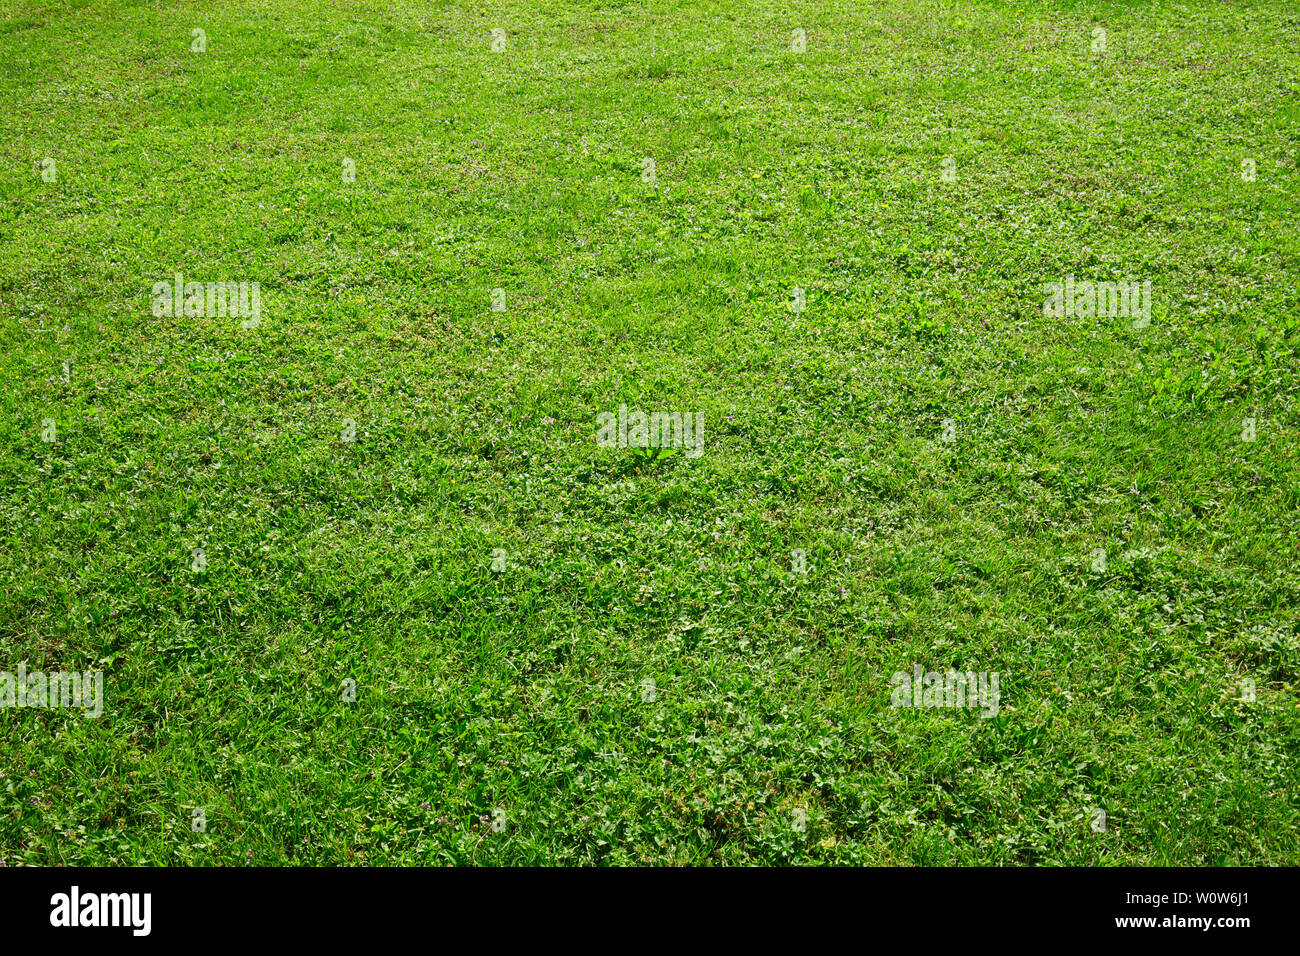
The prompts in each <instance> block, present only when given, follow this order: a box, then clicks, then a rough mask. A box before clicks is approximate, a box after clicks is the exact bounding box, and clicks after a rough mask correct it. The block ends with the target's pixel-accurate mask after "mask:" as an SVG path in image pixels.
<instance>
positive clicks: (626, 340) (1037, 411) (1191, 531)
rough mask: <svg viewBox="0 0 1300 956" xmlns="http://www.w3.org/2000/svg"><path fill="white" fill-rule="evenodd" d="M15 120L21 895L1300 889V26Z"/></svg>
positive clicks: (1207, 0) (6, 353) (1012, 14)
mask: <svg viewBox="0 0 1300 956" xmlns="http://www.w3.org/2000/svg"><path fill="white" fill-rule="evenodd" d="M196 31H197V32H196ZM0 65H2V66H3V80H2V81H0V133H2V135H0V403H3V407H2V408H0V672H6V673H9V674H14V675H16V674H17V673H18V671H19V668H20V666H21V667H22V668H23V669H24V670H25V671H26V672H28V673H29V674H30V672H34V671H41V672H42V673H55V672H59V673H70V672H77V673H84V672H92V673H93V672H99V673H100V674H102V682H103V695H102V699H101V700H100V701H99V704H101V705H102V713H100V714H99V716H93V714H92V713H91V712H90V710H89V708H88V707H86V706H83V707H82V708H80V709H78V708H76V707H53V708H51V707H44V708H43V707H39V706H26V707H23V706H18V703H19V700H18V699H17V698H16V699H15V703H14V704H13V705H12V706H9V705H7V704H5V701H4V699H3V691H4V683H3V679H2V678H0V704H5V706H0V863H2V864H3V865H7V866H17V865H24V864H27V865H57V864H67V865H123V864H135V865H156V864H171V865H201V866H208V865H217V866H243V865H250V864H252V865H300V864H310V865H336V864H337V865H347V864H353V865H379V864H402V865H441V864H465V865H469V864H479V865H485V864H486V865H520V864H654V865H676V864H725V865H751V864H788V863H794V864H814V865H820V864H841V865H842V864H878V865H913V864H928V865H949V864H957V865H1007V864H1035V865H1070V866H1078V865H1139V864H1156V865H1163V864H1177V865H1218V864H1250V865H1279V864H1289V865H1297V864H1300V795H1298V793H1297V782H1298V781H1297V777H1298V776H1300V773H1298V771H1300V768H1298V767H1297V759H1298V757H1297V755H1298V754H1300V683H1298V682H1300V613H1298V611H1297V609H1298V608H1300V560H1298V558H1300V547H1298V546H1297V529H1298V528H1300V514H1298V512H1300V407H1298V405H1297V401H1298V399H1300V375H1298V374H1297V373H1298V371H1300V360H1298V356H1297V349H1298V348H1300V237H1298V232H1297V198H1300V176H1298V174H1297V169H1296V161H1297V150H1298V148H1300V102H1298V100H1297V85H1298V81H1297V68H1298V67H1300V10H1298V9H1297V7H1296V5H1295V4H1294V3H1291V2H1285V0H1269V2H1258V3H1256V2H1240V3H1222V2H1211V0H1190V2H1186V3H1177V4H1175V3H1169V2H1159V0H1153V2H1143V3H1116V2H1097V3H1074V2H1065V0H1059V2H1020V0H1006V2H962V3H945V2H935V0H929V2H925V0H891V2H860V3H849V2H841V0H832V2H828V3H811V2H794V3H785V2H782V3H777V2H774V0H744V2H736V3H672V2H667V0H662V2H661V0H652V2H649V3H646V4H637V3H631V2H620V0H606V2H599V0H581V2H573V3H558V2H540V3H539V2H527V3H525V2H520V0H505V2H502V3H498V4H493V5H491V6H490V9H489V8H487V7H481V6H480V5H476V4H451V3H445V2H432V3H411V2H407V0H396V2H386V3H377V2H370V0H365V2H345V0H336V2H333V3H322V2H318V0H299V2H289V0H260V2H256V0H254V2H250V0H232V2H227V3H220V4H217V3H210V2H196V3H176V2H149V3H143V2H122V0H104V2H84V0H74V2H51V3H43V4H37V3H34V2H32V0H0ZM178 276H179V277H180V278H178ZM177 282H180V283H181V289H180V291H181V295H180V296H179V299H180V300H181V301H180V302H179V303H178V302H177V301H174V300H176V299H177V298H178V297H177V296H175V295H173V294H172V292H174V290H175V284H176V283H177ZM1067 282H1068V284H1069V286H1070V288H1071V289H1072V290H1073V291H1072V294H1071V295H1070V296H1069V297H1068V301H1067V302H1066V306H1068V307H1067V308H1065V309H1061V308H1056V307H1053V305H1052V303H1051V299H1052V296H1053V295H1054V294H1055V293H1054V292H1053V291H1052V289H1053V287H1052V285H1051V284H1052V283H1058V284H1059V287H1058V288H1057V291H1060V289H1063V288H1064V287H1065V285H1066V283H1067ZM190 283H200V284H202V285H200V286H198V287H194V288H197V289H198V293H197V294H195V293H194V289H193V288H191V287H190V285H189V284H190ZM220 283H245V284H246V285H245V289H244V291H245V292H252V293H254V294H253V295H252V296H251V299H250V296H247V295H246V296H245V300H246V304H248V305H249V308H247V309H244V310H240V309H238V308H237V306H236V302H234V301H232V302H231V307H230V308H228V309H223V308H220V306H221V304H222V302H223V300H222V294H223V291H225V292H229V293H230V297H231V299H232V300H236V299H237V298H238V297H237V296H236V295H235V294H234V293H235V287H233V286H232V287H229V288H226V287H225V286H221V285H214V286H213V288H214V289H215V298H213V293H211V292H209V290H208V284H220ZM252 283H257V287H256V289H255V290H254V289H252V288H251V284H252ZM1100 283H1114V284H1116V288H1117V289H1119V290H1120V291H1127V290H1128V288H1129V286H1128V285H1127V284H1128V283H1135V284H1136V285H1137V286H1138V287H1141V286H1142V284H1143V283H1149V290H1150V292H1149V296H1148V297H1147V302H1148V305H1149V307H1142V308H1139V306H1138V305H1137V303H1138V302H1139V300H1140V299H1141V296H1139V295H1134V296H1132V297H1126V298H1125V300H1124V301H1125V303H1126V304H1127V303H1129V302H1130V300H1131V302H1132V303H1133V309H1132V314H1124V313H1123V312H1120V311H1119V310H1118V307H1117V306H1116V303H1115V299H1114V296H1112V295H1111V294H1110V292H1109V291H1107V292H1103V287H1102V286H1101V285H1099V284H1100ZM1120 284H1123V285H1120ZM1082 289H1089V290H1093V293H1095V294H1092V293H1088V292H1081V291H1080V290H1082ZM169 290H170V291H169ZM178 304H179V306H180V307H179V308H177V305H178ZM1139 313H1140V314H1139ZM637 413H646V414H647V415H649V414H655V415H656V418H655V419H654V421H655V423H657V425H658V426H661V428H660V430H658V431H656V432H655V434H656V435H657V436H659V437H660V438H663V437H664V436H667V437H668V438H669V439H671V438H672V437H673V435H674V434H678V435H679V436H680V433H676V432H673V423H674V422H675V421H676V420H675V419H671V418H667V419H665V418H663V417H662V416H666V415H673V414H679V415H682V416H683V418H684V420H685V421H691V420H693V422H694V425H695V435H694V438H696V439H698V441H697V442H696V443H695V444H694V446H693V447H692V446H691V445H690V444H689V443H687V442H685V441H682V442H676V443H674V442H673V441H671V440H669V441H665V442H663V444H665V445H669V446H672V447H650V448H645V447H636V444H637V427H636V425H637V421H638V415H637ZM685 416H691V418H690V419H685ZM611 419H613V420H614V421H615V422H616V426H615V427H614V428H612V429H611V430H610V431H612V432H613V433H614V436H613V440H606V439H608V438H609V433H608V432H605V433H602V424H601V423H602V422H605V423H608V422H609V421H610V420H611ZM629 419H630V420H632V425H631V426H630V427H629V428H628V435H627V438H628V440H627V441H624V436H623V434H622V431H623V428H624V427H625V425H626V424H627V421H628V420H629ZM683 430H684V431H689V429H688V428H684V429H683ZM602 436H603V437H602ZM598 439H599V440H598ZM918 668H919V669H920V671H921V672H922V673H923V674H925V675H930V674H933V673H939V674H941V675H942V674H943V673H945V672H948V671H949V670H950V669H956V670H957V671H959V672H961V673H963V674H966V673H970V674H972V675H979V676H980V684H979V686H980V687H981V688H982V691H981V695H980V699H979V704H980V706H938V704H941V703H943V702H944V701H943V700H942V697H941V695H940V694H938V693H936V696H935V697H934V698H931V697H929V696H927V694H928V693H929V691H931V690H935V688H934V687H932V686H931V683H932V682H931V681H930V680H929V678H928V677H923V680H922V684H923V687H924V689H923V690H922V689H916V694H915V696H913V694H912V692H911V691H910V690H909V689H908V684H901V685H900V680H906V681H908V682H911V681H912V680H913V679H914V675H915V673H916V671H917V669H918ZM14 680H15V681H16V678H14ZM993 681H996V691H997V693H996V695H994V696H993V697H989V696H988V695H987V694H985V693H984V692H983V691H987V690H989V689H990V687H991V682H993ZM13 686H17V685H16V684H14V685H13ZM20 690H21V689H20ZM28 690H31V688H30V687H28ZM18 697H19V698H21V693H19V695H18ZM950 702H951V703H955V704H959V703H960V700H958V701H950ZM966 703H967V704H968V705H970V704H971V703H972V701H971V700H970V699H967V700H966Z"/></svg>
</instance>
